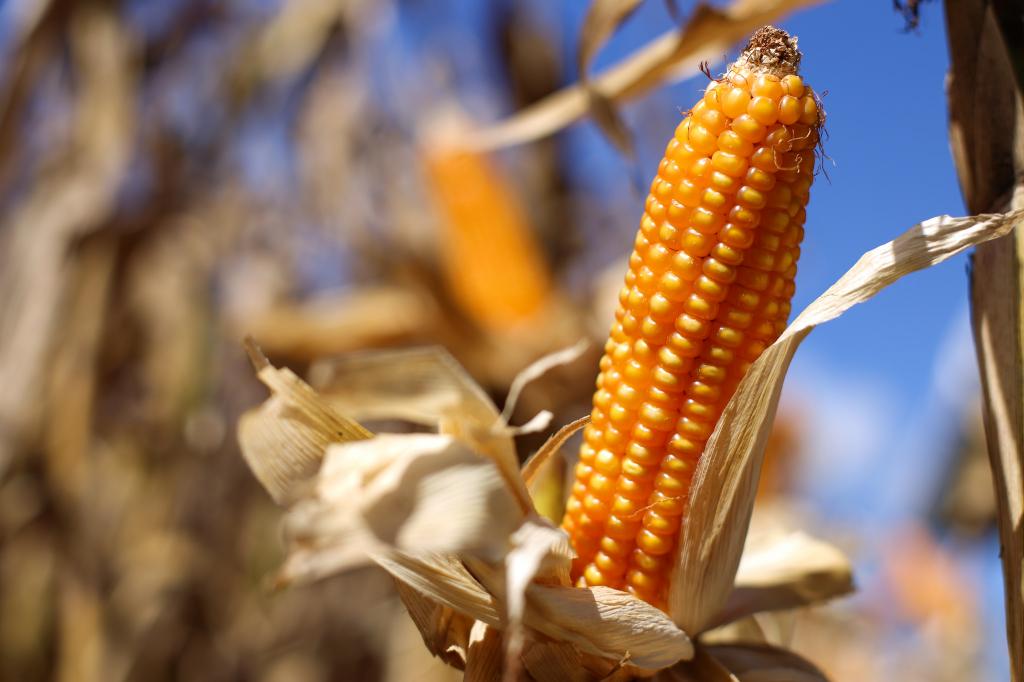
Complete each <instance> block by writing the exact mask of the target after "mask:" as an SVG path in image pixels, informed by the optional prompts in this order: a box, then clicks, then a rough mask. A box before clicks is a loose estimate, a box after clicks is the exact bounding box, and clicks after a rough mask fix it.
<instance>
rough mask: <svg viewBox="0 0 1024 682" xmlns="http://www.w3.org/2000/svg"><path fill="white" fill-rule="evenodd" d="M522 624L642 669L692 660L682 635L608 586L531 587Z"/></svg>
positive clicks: (648, 608)
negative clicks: (626, 661)
mask: <svg viewBox="0 0 1024 682" xmlns="http://www.w3.org/2000/svg"><path fill="white" fill-rule="evenodd" d="M526 596H527V604H528V606H527V609H526V614H525V622H526V625H527V626H529V627H532V628H534V629H536V630H539V631H540V632H542V633H544V634H546V635H548V636H549V637H552V638H554V639H556V640H560V641H564V642H570V643H572V644H575V645H576V646H577V647H578V648H579V649H580V651H582V652H584V653H588V654H593V655H595V656H601V657H603V658H608V659H611V660H613V661H621V660H628V662H629V663H630V664H631V665H633V666H635V667H637V668H640V669H643V670H659V669H661V668H665V667H668V666H670V665H672V664H673V663H675V662H676V661H679V660H683V659H687V658H690V657H691V656H693V645H692V644H691V643H690V638H689V637H687V636H686V633H685V632H683V631H682V630H680V629H679V628H677V627H676V626H675V625H673V624H672V621H670V620H669V619H668V617H667V616H666V615H665V614H664V613H662V612H661V611H659V610H658V609H656V608H655V607H653V606H651V605H650V604H648V603H647V602H644V601H641V600H639V599H637V598H636V597H634V596H632V595H630V594H626V593H625V592H620V591H618V590H613V589H611V588H607V587H593V588H580V587H555V586H547V585H538V584H533V585H530V587H529V589H528V590H527V594H526Z"/></svg>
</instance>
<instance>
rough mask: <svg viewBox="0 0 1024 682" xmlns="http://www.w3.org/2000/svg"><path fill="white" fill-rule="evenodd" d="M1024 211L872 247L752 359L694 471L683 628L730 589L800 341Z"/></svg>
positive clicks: (681, 581)
mask: <svg viewBox="0 0 1024 682" xmlns="http://www.w3.org/2000/svg"><path fill="white" fill-rule="evenodd" d="M1022 217H1024V211H1017V212H1014V213H1010V214H998V215H982V216H976V217H968V218H951V217H949V216H939V217H937V218H931V219H929V220H926V221H924V222H923V223H920V224H918V225H915V226H914V227H912V228H911V229H910V230H908V231H907V232H905V233H904V234H903V235H901V236H900V237H898V238H897V239H895V240H894V241H892V242H889V243H887V244H883V245H882V246H879V247H877V248H875V249H873V250H871V251H869V252H868V253H866V254H864V255H863V256H862V257H861V258H860V260H859V261H858V262H857V263H856V265H854V266H853V268H851V269H850V270H849V271H848V272H847V273H846V274H845V275H843V277H841V278H840V279H839V281H837V282H836V283H835V284H833V285H832V286H831V287H830V288H829V289H828V290H827V291H826V292H825V293H824V294H822V295H821V296H819V297H818V298H817V299H816V300H815V301H814V302H813V303H811V304H810V305H809V306H808V307H807V308H806V309H805V310H804V311H803V312H802V313H801V314H800V315H799V316H798V317H797V319H796V320H795V321H793V323H792V324H791V325H790V326H789V327H788V328H787V329H786V331H784V332H783V334H782V336H781V337H780V338H779V340H778V341H776V342H775V343H774V344H772V345H771V346H770V347H769V348H768V349H767V350H765V352H764V353H763V354H762V355H761V357H760V358H758V360H757V361H756V362H755V363H754V364H753V366H751V368H750V370H749V371H748V373H747V375H746V376H745V377H744V379H743V381H742V382H741V383H740V386H739V388H738V389H737V391H736V394H735V395H734V396H733V398H732V400H730V401H729V404H728V405H727V406H726V409H725V411H724V413H723V414H722V417H721V419H720V420H719V422H718V425H717V426H716V428H715V431H714V433H713V434H712V436H711V439H710V440H709V441H708V444H707V448H706V450H705V453H704V455H703V457H702V458H701V462H700V465H699V466H698V469H697V472H696V474H695V477H694V482H693V488H692V491H691V498H690V499H691V504H690V510H689V515H688V518H687V522H686V523H685V524H684V526H683V528H682V529H681V530H680V535H681V541H680V549H681V551H680V555H679V559H678V563H677V566H676V570H675V572H674V576H673V580H672V588H671V590H670V595H669V612H670V613H671V614H672V618H673V620H674V621H675V622H676V623H678V624H679V625H680V627H682V628H683V629H684V630H686V631H687V632H701V631H703V630H704V629H706V628H707V627H708V626H709V625H710V624H711V623H713V622H714V619H715V617H716V615H717V614H718V613H719V611H720V610H721V609H722V608H723V606H724V605H725V602H726V600H727V598H728V595H729V593H730V592H731V591H732V587H733V583H734V578H735V576H736V570H737V567H738V565H739V560H740V555H741V553H742V551H743V541H744V538H745V537H746V534H747V527H748V525H749V522H750V514H751V511H752V509H753V503H754V496H755V493H756V490H757V479H758V475H759V473H760V468H761V461H762V459H763V457H764V448H765V444H766V442H767V439H768V433H769V431H770V429H771V423H772V419H773V418H774V416H775V409H776V407H777V405H778V400H779V394H780V392H781V390H782V382H783V379H784V377H785V374H786V370H787V369H788V367H789V363H790V361H791V360H792V357H793V354H794V353H795V352H796V349H797V347H798V346H799V345H800V342H801V341H803V339H804V338H805V337H806V336H807V334H809V333H810V331H811V330H812V329H813V328H814V327H815V326H816V325H818V324H821V323H823V322H827V321H829V320H832V319H835V318H836V317H838V316H839V315H841V314H842V313H843V312H845V311H846V310H848V309H849V308H850V307H852V306H854V305H856V304H857V303H861V302H863V301H866V300H868V299H869V298H871V297H872V296H874V295H875V294H876V293H878V292H879V291H881V290H882V289H883V288H885V287H886V286H888V285H889V284H892V283H893V282H895V281H896V280H898V279H900V278H901V277H903V276H904V275H907V274H909V273H911V272H914V271H916V270H920V269H923V268H925V267H928V266H930V265H934V264H936V263H939V262H941V261H943V260H945V259H947V258H949V257H950V256H953V255H955V254H956V253H959V252H960V251H963V250H964V249H966V248H968V247H970V246H972V245H974V244H978V243H981V242H984V241H987V240H990V239H994V238H996V237H999V236H1002V235H1004V234H1006V233H1008V232H1009V231H1010V230H1011V229H1012V228H1013V226H1014V224H1015V223H1016V222H1017V221H1019V220H1020V219H1021V218H1022Z"/></svg>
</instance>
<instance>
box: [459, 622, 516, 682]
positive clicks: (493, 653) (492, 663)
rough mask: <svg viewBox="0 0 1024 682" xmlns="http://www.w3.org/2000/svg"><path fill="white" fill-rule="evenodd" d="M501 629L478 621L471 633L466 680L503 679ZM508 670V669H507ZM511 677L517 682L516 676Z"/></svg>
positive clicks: (474, 681)
mask: <svg viewBox="0 0 1024 682" xmlns="http://www.w3.org/2000/svg"><path fill="white" fill-rule="evenodd" d="M501 662H502V636H501V631H499V630H496V629H495V628H492V627H490V626H489V625H486V624H485V623H481V622H480V621H477V622H476V623H474V624H473V629H472V630H471V631H470V633H469V649H468V650H467V651H466V676H465V677H464V678H463V680H464V682H495V680H499V679H502V665H501ZM506 671H507V669H506ZM505 679H511V680H512V682H515V679H516V678H515V677H512V678H508V677H506V678H505Z"/></svg>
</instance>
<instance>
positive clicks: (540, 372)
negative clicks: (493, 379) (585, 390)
mask: <svg viewBox="0 0 1024 682" xmlns="http://www.w3.org/2000/svg"><path fill="white" fill-rule="evenodd" d="M589 346H590V342H589V341H587V340H586V339H581V340H580V341H578V342H577V343H576V344H575V345H572V346H569V347H568V348H563V349H561V350H557V351H555V352H553V353H548V354H547V355H545V356H544V357H542V358H539V359H538V360H535V361H533V362H531V363H530V364H529V366H527V367H526V368H525V369H523V370H522V371H521V372H519V374H517V375H516V377H515V378H514V379H513V380H512V384H511V385H510V386H509V389H508V397H507V398H505V407H504V408H503V409H502V411H501V418H502V420H503V421H505V422H506V423H508V422H509V421H510V420H511V419H512V413H513V412H515V409H516V403H518V402H519V396H520V395H522V392H523V389H524V388H526V387H527V385H529V383H530V382H531V381H535V380H537V379H539V378H541V377H542V376H544V375H545V374H547V373H548V372H550V371H551V370H553V369H554V368H556V367H561V366H562V365H568V364H570V363H572V362H575V361H576V360H578V359H579V358H580V356H582V355H583V354H584V353H585V352H586V350H587V348H588V347H589Z"/></svg>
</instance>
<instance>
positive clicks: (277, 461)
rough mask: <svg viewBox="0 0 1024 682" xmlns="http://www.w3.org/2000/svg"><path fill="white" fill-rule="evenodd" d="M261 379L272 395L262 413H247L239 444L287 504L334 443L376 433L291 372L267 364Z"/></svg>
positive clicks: (277, 499) (273, 492)
mask: <svg viewBox="0 0 1024 682" xmlns="http://www.w3.org/2000/svg"><path fill="white" fill-rule="evenodd" d="M256 352H257V353H258V351H256ZM260 358H262V356H260ZM261 362H262V363H266V359H265V358H262V361H261ZM259 378H260V381H262V382H263V383H264V384H266V385H267V387H268V388H269V389H270V391H271V396H270V398H269V399H268V400H267V401H266V402H264V403H263V404H262V405H261V406H260V407H259V408H258V409H255V410H250V411H248V412H246V413H245V414H243V415H242V417H241V419H240V420H239V422H238V443H239V445H240V446H241V448H242V455H243V456H244V457H245V461H246V462H247V463H248V464H249V468H251V469H252V472H253V474H255V475H256V478H257V479H259V481H260V483H262V484H263V487H264V488H266V489H267V492H269V493H270V496H271V497H273V498H274V501H275V502H277V503H278V504H284V503H286V502H289V501H291V500H292V499H294V497H295V496H296V494H297V492H298V488H300V487H301V486H302V484H303V483H305V482H307V481H309V480H310V479H311V478H312V476H313V475H314V474H315V473H316V471H317V469H318V468H319V467H320V460H321V459H322V458H323V455H324V450H325V449H326V447H327V445H328V444H330V443H343V442H346V441H353V440H360V439H363V438H369V437H370V436H371V435H372V434H371V433H370V432H369V431H367V430H366V429H364V428H363V427H362V426H360V425H359V424H358V423H357V422H355V421H353V420H351V419H348V418H346V417H343V416H341V415H340V414H338V413H337V412H335V411H334V410H333V409H331V407H330V406H329V405H328V404H327V403H326V401H324V399H323V398H321V397H320V396H319V395H317V393H316V391H314V390H313V389H312V388H310V387H309V385H308V384H306V382H304V381H302V379H300V378H299V377H297V376H295V374H294V373H293V372H292V371H291V370H289V369H287V368H285V369H276V368H275V367H273V366H272V365H270V364H269V363H266V364H264V366H263V367H262V368H261V369H260V370H259Z"/></svg>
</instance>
